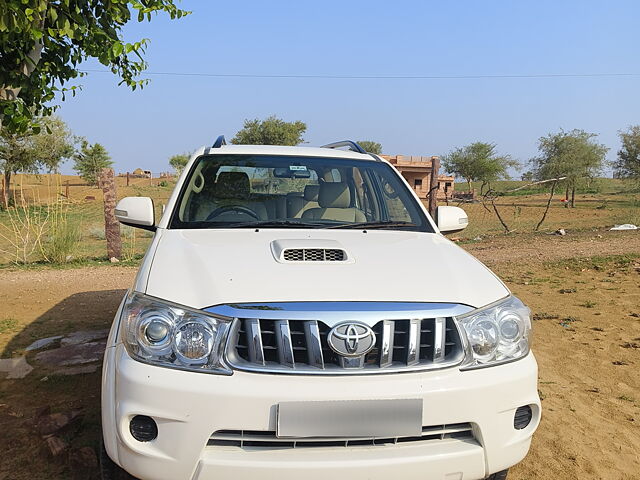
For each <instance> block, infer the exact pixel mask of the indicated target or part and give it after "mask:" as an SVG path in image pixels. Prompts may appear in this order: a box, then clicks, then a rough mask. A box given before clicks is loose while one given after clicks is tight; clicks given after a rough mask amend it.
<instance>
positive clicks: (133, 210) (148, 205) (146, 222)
mask: <svg viewBox="0 0 640 480" xmlns="http://www.w3.org/2000/svg"><path fill="white" fill-rule="evenodd" d="M115 214H116V218H117V219H118V221H119V222H120V223H123V224H125V225H129V226H131V227H137V228H142V229H144V230H150V231H152V232H155V230H156V227H155V218H154V212H153V200H151V199H150V198H149V197H125V198H123V199H122V200H120V201H119V202H118V204H117V205H116V211H115Z"/></svg>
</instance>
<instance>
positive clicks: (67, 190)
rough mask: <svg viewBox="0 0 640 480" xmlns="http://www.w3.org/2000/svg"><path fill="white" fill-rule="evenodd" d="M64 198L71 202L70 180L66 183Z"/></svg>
mask: <svg viewBox="0 0 640 480" xmlns="http://www.w3.org/2000/svg"><path fill="white" fill-rule="evenodd" d="M64 196H65V197H66V198H67V200H69V180H67V181H66V182H64Z"/></svg>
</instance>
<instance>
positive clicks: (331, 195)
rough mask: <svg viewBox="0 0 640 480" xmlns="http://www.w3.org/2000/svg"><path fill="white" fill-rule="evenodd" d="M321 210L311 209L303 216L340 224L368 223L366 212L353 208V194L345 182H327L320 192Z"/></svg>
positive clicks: (322, 184) (321, 186)
mask: <svg viewBox="0 0 640 480" xmlns="http://www.w3.org/2000/svg"><path fill="white" fill-rule="evenodd" d="M318 204H319V205H320V207H319V208H311V209H309V210H306V211H305V212H304V213H303V214H302V218H306V219H310V220H336V221H340V222H366V221H367V218H366V216H365V214H364V212H363V211H362V210H360V209H358V208H354V207H351V192H350V191H349V186H348V185H347V184H346V183H345V182H325V183H321V184H320V189H319V192H318Z"/></svg>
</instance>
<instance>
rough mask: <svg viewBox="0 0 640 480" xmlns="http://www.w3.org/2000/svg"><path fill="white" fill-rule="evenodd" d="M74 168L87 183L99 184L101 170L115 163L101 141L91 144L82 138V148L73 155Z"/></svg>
mask: <svg viewBox="0 0 640 480" xmlns="http://www.w3.org/2000/svg"><path fill="white" fill-rule="evenodd" d="M73 160H74V165H73V169H74V170H75V171H76V172H78V175H80V176H81V177H82V178H83V179H84V180H85V181H86V182H87V183H89V184H91V185H97V184H98V176H99V174H100V170H102V169H103V168H109V167H110V166H111V165H113V162H112V161H111V157H110V156H109V154H108V153H107V150H106V149H105V148H104V147H103V146H102V145H100V144H99V143H94V144H93V145H91V144H90V143H89V142H87V141H86V140H82V144H81V145H80V150H78V151H77V152H76V154H75V155H74V156H73Z"/></svg>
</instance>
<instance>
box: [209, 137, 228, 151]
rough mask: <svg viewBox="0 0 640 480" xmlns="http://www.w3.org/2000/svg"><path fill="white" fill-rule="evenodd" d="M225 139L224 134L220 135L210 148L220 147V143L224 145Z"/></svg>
mask: <svg viewBox="0 0 640 480" xmlns="http://www.w3.org/2000/svg"><path fill="white" fill-rule="evenodd" d="M226 144H227V141H226V140H225V138H224V135H220V136H219V137H218V138H216V141H215V142H213V146H212V147H211V148H220V147H221V146H222V145H226Z"/></svg>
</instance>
